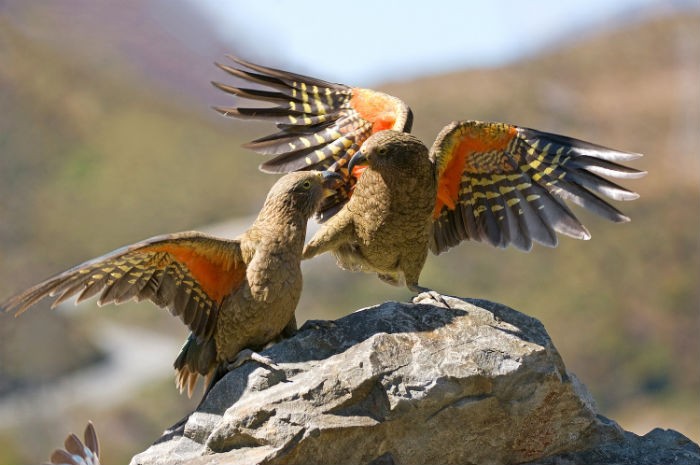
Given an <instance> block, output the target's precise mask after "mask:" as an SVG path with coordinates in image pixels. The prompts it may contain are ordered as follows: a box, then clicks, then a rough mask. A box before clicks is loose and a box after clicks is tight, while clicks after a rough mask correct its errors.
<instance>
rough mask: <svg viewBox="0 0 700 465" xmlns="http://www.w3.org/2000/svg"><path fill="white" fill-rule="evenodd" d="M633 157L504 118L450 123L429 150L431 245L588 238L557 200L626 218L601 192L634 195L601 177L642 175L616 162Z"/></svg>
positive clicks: (523, 245)
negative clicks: (434, 194) (433, 194)
mask: <svg viewBox="0 0 700 465" xmlns="http://www.w3.org/2000/svg"><path fill="white" fill-rule="evenodd" d="M640 156H641V155H639V154H636V153H630V152H620V151H617V150H612V149H609V148H606V147H602V146H599V145H595V144H591V143H589V142H584V141H581V140H577V139H573V138H570V137H566V136H560V135H557V134H550V133H546V132H542V131H537V130H534V129H528V128H521V127H517V126H513V125H509V124H503V123H484V122H480V121H461V122H453V123H451V124H450V125H448V126H446V127H445V128H444V129H443V130H442V132H441V133H440V134H439V136H438V138H437V140H436V141H435V143H434V145H433V147H432V149H431V152H430V157H431V159H432V160H433V161H434V163H435V164H436V172H437V176H438V198H437V202H436V205H435V210H434V212H433V240H432V242H431V250H432V251H433V252H434V253H440V252H443V251H445V250H447V249H448V248H450V247H452V246H455V245H457V244H458V243H460V242H461V241H463V240H474V241H481V242H487V243H490V244H492V245H494V246H497V247H506V246H508V245H510V244H512V245H514V246H515V247H517V248H518V249H521V250H529V249H530V248H532V241H536V242H539V243H541V244H544V245H547V246H551V247H554V246H556V245H557V235H556V233H557V232H558V233H561V234H565V235H567V236H570V237H574V238H577V239H589V238H590V234H589V233H588V231H587V230H586V228H585V227H584V226H583V224H581V222H580V221H579V220H578V219H577V218H576V216H574V214H573V213H572V212H571V210H570V209H569V208H568V207H567V205H566V204H565V203H564V201H565V200H568V201H570V202H572V203H574V204H576V205H579V206H581V207H583V208H586V209H587V210H590V211H592V212H594V213H597V214H598V215H600V216H602V217H603V218H606V219H608V220H611V221H614V222H623V221H629V218H628V217H626V216H625V215H623V214H622V213H621V212H620V211H618V210H617V209H616V208H614V207H613V206H612V205H610V204H609V203H608V202H606V201H605V200H603V198H602V197H608V198H610V199H613V200H633V199H636V198H637V197H638V195H637V194H636V193H634V192H631V191H629V190H627V189H625V188H623V187H620V186H619V185H617V184H615V183H613V182H611V181H609V180H607V179H605V178H603V177H602V176H601V175H603V176H608V177H612V178H638V177H641V176H643V175H644V174H645V172H643V171H638V170H635V169H633V168H629V167H626V166H623V165H621V164H619V163H618V162H626V161H630V160H634V159H636V158H638V157H640Z"/></svg>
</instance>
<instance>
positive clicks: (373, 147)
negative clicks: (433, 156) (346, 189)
mask: <svg viewBox="0 0 700 465" xmlns="http://www.w3.org/2000/svg"><path fill="white" fill-rule="evenodd" d="M425 163H430V160H429V159H428V149H427V147H426V146H425V145H423V143H422V142H421V141H420V140H418V139H417V138H416V137H414V136H412V135H411V134H408V133H406V132H400V131H392V130H386V131H379V132H377V133H375V134H373V135H372V136H370V137H369V138H368V139H367V140H366V141H365V142H364V143H363V144H362V147H361V148H360V150H359V151H358V152H357V153H355V155H354V156H353V157H352V158H351V159H350V162H349V163H348V170H349V171H350V172H351V173H352V172H355V171H354V170H356V169H358V168H359V167H361V166H363V165H365V166H367V167H369V168H371V169H373V170H375V171H379V172H380V173H382V174H387V175H391V174H392V173H404V174H405V172H406V171H413V170H415V169H416V168H417V167H418V166H421V165H423V164H425Z"/></svg>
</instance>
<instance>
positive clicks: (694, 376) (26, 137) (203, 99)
mask: <svg viewBox="0 0 700 465" xmlns="http://www.w3.org/2000/svg"><path fill="white" fill-rule="evenodd" d="M68 4H70V5H80V6H81V8H79V9H78V10H71V9H67V8H68V7H67V6H66V5H68ZM168 4H169V3H167V2H164V1H156V0H151V1H148V2H137V1H136V0H129V1H128V2H118V3H117V2H99V5H101V6H102V7H104V8H105V10H104V11H102V10H100V8H98V7H97V6H95V5H97V3H94V2H90V1H88V0H75V1H71V2H43V3H41V6H40V7H39V6H35V5H38V3H36V2H13V4H12V5H9V2H6V3H5V4H3V6H0V56H1V57H2V66H0V107H1V108H2V111H1V112H0V298H1V297H4V296H6V295H7V294H8V293H10V292H12V291H15V290H18V289H19V288H20V287H22V286H26V285H29V284H32V283H34V282H36V281H38V280H39V279H41V278H44V277H45V276H46V275H48V274H49V273H51V272H55V271H59V270H62V269H64V268H66V267H68V266H71V265H73V264H75V263H77V262H79V261H81V260H84V259H87V258H90V257H92V256H96V255H98V254H101V253H103V252H106V251H108V250H110V249H112V248H114V247H117V246H120V245H123V244H125V243H131V242H134V241H136V240H139V239H142V238H145V237H148V236H151V235H154V234H158V233H162V232H167V231H176V230H183V229H192V228H197V227H198V226H199V225H201V224H205V223H210V222H216V221H221V220H225V219H227V218H230V217H233V216H237V215H242V214H250V213H253V212H255V210H256V209H257V208H258V207H259V205H260V204H261V203H262V196H263V195H264V193H265V191H266V190H267V188H268V187H269V186H270V185H271V184H272V183H273V182H274V179H275V178H274V177H273V176H269V175H263V174H261V173H258V172H257V169H256V166H257V164H258V163H259V162H260V158H259V156H258V155H256V154H252V153H250V152H248V151H246V150H243V149H240V144H241V143H242V142H243V141H246V140H249V139H251V138H252V137H255V136H259V135H262V134H265V133H267V132H269V131H270V127H269V126H264V125H255V124H247V123H244V122H236V121H233V120H225V119H223V118H220V117H218V116H217V115H215V114H214V112H212V111H211V110H210V109H209V108H208V106H209V105H210V104H212V103H222V102H226V101H228V100H227V99H226V97H224V96H222V95H218V94H217V93H216V92H214V91H211V92H213V94H209V92H210V91H209V87H210V86H209V84H208V81H209V80H210V79H219V78H221V76H220V75H219V74H218V73H217V72H216V70H215V68H214V67H213V66H212V64H211V62H212V61H214V60H215V59H219V58H221V55H222V54H223V53H224V52H225V51H227V50H223V48H222V47H221V46H220V45H219V44H218V43H217V42H216V40H215V39H210V38H209V36H208V35H207V34H206V25H203V26H200V25H199V24H200V23H198V22H197V21H196V19H195V18H194V17H192V20H191V21H189V22H186V24H187V26H186V27H185V26H183V27H182V31H179V32H178V29H177V27H176V26H177V24H178V21H180V20H178V19H177V18H174V19H172V18H170V19H169V18H168V17H166V16H163V15H159V14H157V13H158V12H162V11H163V10H164V9H165V10H167V5H168ZM18 5H19V6H18ZM149 8H155V10H152V12H151V13H148V11H149V10H148V9H149ZM98 10H99V11H98ZM153 12H155V13H153ZM71 15H74V16H75V21H73V18H72V16H71ZM184 15H185V16H186V17H189V16H188V15H190V13H185V14H184ZM156 18H158V19H156ZM108 19H109V21H107V20H108ZM171 20H172V22H171V23H168V24H166V25H165V26H162V27H160V26H159V27H156V25H158V24H160V23H159V21H160V22H166V23H167V22H168V21H171ZM91 28H92V29H91ZM151 29H152V30H151ZM58 31H60V32H58ZM168 31H169V32H168ZM173 31H175V32H173ZM192 31H194V32H192ZM173 34H175V35H176V36H177V37H172V35H173ZM198 40H201V41H202V42H201V43H200V42H198ZM187 44H193V45H192V47H188V46H187ZM210 46H211V47H212V51H211V53H209V52H207V49H208V48H209V47H210ZM148 50H151V51H150V52H148V53H145V51H148ZM193 50H194V51H193ZM232 51H234V52H235V51H239V52H240V53H242V54H243V55H244V56H249V57H253V54H254V52H255V50H253V49H251V48H250V47H248V46H246V44H240V46H239V48H238V50H232ZM241 51H243V52H241ZM149 57H150V58H149ZM157 57H160V58H158V59H156V58H157ZM198 73H202V75H201V76H200V75H199V74H198ZM319 77H323V76H319ZM200 80H201V82H200ZM699 82H700V17H699V16H698V15H691V14H688V15H684V16H682V17H675V18H666V19H663V20H656V21H650V22H648V23H645V24H638V25H635V26H633V27H630V28H626V29H624V30H620V31H617V32H615V33H609V34H605V35H603V36H600V37H597V38H593V39H588V40H586V41H585V42H581V43H577V44H575V45H573V46H571V47H567V48H565V49H560V50H557V51H553V52H549V53H547V54H544V55H542V56H537V57H532V58H529V59H527V60H524V61H522V62H519V63H515V64H512V65H510V66H506V67H503V68H498V69H487V70H472V71H465V72H459V73H452V74H449V75H443V76H435V77H430V78H425V79H420V80H416V81H412V82H406V83H393V84H387V85H386V86H384V88H383V90H385V91H388V92H391V93H393V94H395V95H397V96H400V97H401V98H403V99H404V100H406V101H407V102H409V104H410V105H411V106H412V108H413V110H414V112H415V115H416V119H415V124H414V128H415V133H416V134H417V135H418V136H419V137H421V138H422V139H423V140H424V141H425V142H426V143H430V142H431V141H432V139H433V138H434V137H435V135H436V134H437V132H438V130H439V129H440V128H441V127H442V126H444V125H445V124H447V123H448V122H449V121H451V120H453V119H484V120H500V121H508V122H513V123H517V124H521V125H525V126H531V127H536V128H539V129H543V130H549V131H555V132H562V133H566V134H569V135H572V136H575V137H580V138H583V139H587V140H591V141H595V142H598V143H601V144H605V145H609V146H612V147H615V148H619V149H622V150H631V151H639V152H643V153H645V157H644V158H643V159H641V160H640V161H639V162H638V163H636V164H635V166H636V167H639V168H642V169H647V170H648V171H649V175H648V176H647V177H646V178H644V179H642V180H638V181H630V182H627V183H625V184H626V185H628V186H630V187H631V188H633V189H636V190H638V191H639V192H640V194H641V198H640V199H639V200H637V201H635V202H633V203H629V204H623V205H621V207H622V208H623V209H624V210H625V211H626V212H627V213H629V214H630V216H631V217H632V219H633V220H632V223H630V224H624V225H611V224H608V223H604V222H602V221H598V220H597V219H596V218H593V217H591V216H590V215H585V214H583V215H582V217H583V219H584V220H585V222H586V224H587V225H588V226H589V229H590V230H591V232H592V235H593V239H592V240H591V241H589V242H576V241H573V240H563V241H562V243H561V245H560V247H559V248H558V249H555V250H551V249H546V248H543V247H539V248H537V249H536V250H535V251H533V253H530V254H523V253H520V252H517V251H512V250H507V251H498V250H493V249H491V248H489V247H485V246H480V245H475V244H463V245H462V246H460V247H459V248H457V249H454V250H453V251H451V252H450V253H448V254H446V255H443V256H440V257H431V258H430V259H429V261H428V264H427V267H426V269H425V272H424V276H423V284H424V285H427V286H432V287H435V288H436V289H439V290H440V291H441V292H445V293H450V294H455V295H462V296H473V297H483V298H488V299H491V300H495V301H499V302H503V303H505V304H509V305H512V306H514V307H517V308H519V309H523V310H526V311H530V312H531V313H532V314H533V315H534V316H536V317H538V318H540V319H541V320H542V321H543V322H544V323H545V325H546V326H547V328H548V330H549V332H550V334H551V335H552V337H553V340H554V342H555V344H557V347H558V348H559V349H560V351H561V352H562V353H563V355H564V358H565V359H566V360H568V361H569V364H570V366H569V368H570V369H571V370H572V371H574V372H575V373H577V374H578V375H579V376H580V377H581V379H582V380H583V382H584V383H586V384H587V385H588V387H589V388H590V389H591V390H592V391H593V393H594V395H595V397H596V399H597V400H598V401H599V402H600V403H601V406H602V407H603V410H604V412H605V413H609V416H611V417H615V418H623V417H624V416H622V417H621V416H620V415H617V414H615V413H614V411H624V412H632V413H630V414H629V415H628V416H627V418H629V420H628V421H630V422H637V423H639V424H644V422H643V419H644V415H646V414H647V412H651V413H649V414H654V415H659V416H660V417H661V420H659V421H656V422H655V423H657V424H661V425H662V426H667V427H676V428H678V429H679V430H681V431H682V432H683V433H684V434H687V435H689V436H691V437H692V435H693V431H692V430H689V429H690V428H688V427H684V425H692V426H694V427H695V430H696V431H697V425H698V424H700V418H698V414H697V411H696V410H697V409H696V408H695V406H696V405H697V401H698V398H697V395H698V394H697V393H698V392H700V366H698V364H697V354H698V352H699V351H700V347H699V344H700V342H698V338H697V303H698V302H700V289H699V288H698V285H697V284H698V282H700V244H699V243H698V234H697V227H698V224H700V178H699V176H700V167H699V166H698V163H699V160H700V157H699V156H698V150H699V149H698V147H700V140H699V138H700V114H699V113H700V88H699V85H698V83H699ZM348 84H352V83H348ZM200 88H201V89H206V91H205V92H204V93H202V94H200V93H199V90H198V89H200ZM193 89H194V90H193ZM305 271H306V272H307V273H306V277H305V283H306V290H305V293H304V296H303V298H302V303H301V305H300V315H301V318H302V319H303V318H324V317H331V316H334V317H335V316H337V315H328V314H324V313H322V312H325V311H327V309H330V308H354V307H359V306H361V305H370V304H373V303H377V302H379V301H383V300H387V299H389V298H397V299H403V300H405V299H407V298H408V297H409V296H408V295H407V294H406V293H405V292H404V291H403V290H400V289H394V288H391V287H389V286H387V285H385V284H383V283H380V282H379V281H378V280H377V279H376V278H375V277H373V276H370V275H361V274H351V273H347V272H343V271H341V270H338V269H337V268H336V267H335V265H334V264H333V263H332V260H330V259H329V258H325V259H322V260H319V261H318V262H316V261H314V263H313V264H307V265H305ZM341 299H342V300H344V302H343V303H342V304H341V303H339V300H341ZM42 310H43V309H40V308H37V309H35V311H33V312H30V313H28V314H26V315H23V317H22V318H19V319H11V318H7V317H2V316H0V362H1V363H0V367H2V369H3V370H6V369H7V367H8V366H13V367H20V368H22V370H20V371H21V372H20V373H13V374H12V376H14V377H17V379H16V380H15V381H17V382H18V383H26V384H29V383H32V382H36V381H37V380H41V379H46V378H47V377H48V378H50V377H51V376H54V375H56V374H58V373H60V372H61V371H62V370H64V369H69V368H75V367H76V366H79V365H80V363H84V362H85V361H88V360H91V355H90V353H81V352H79V351H80V350H82V348H84V341H85V340H86V338H87V337H88V336H89V334H90V325H91V324H93V323H95V322H96V321H97V320H98V319H100V318H105V317H106V318H115V319H120V320H129V321H130V322H135V323H138V324H144V325H146V324H151V325H157V326H158V327H159V328H162V330H163V331H171V332H174V333H177V334H179V335H181V331H182V329H181V328H180V325H179V323H178V322H176V321H174V320H172V319H170V318H169V317H168V316H167V315H165V312H161V313H159V312H155V311H148V310H144V308H143V307H138V308H136V309H132V308H121V309H119V310H118V311H109V312H108V311H106V310H105V311H102V312H86V313H84V314H82V315H81V319H80V320H81V321H78V322H77V323H76V321H75V320H70V321H68V322H65V321H63V318H64V316H65V314H63V313H60V312H59V313H50V312H47V311H42ZM70 328H73V331H75V334H73V333H70V331H71V329H70ZM64 333H65V334H66V335H67V337H65V339H63V340H61V338H60V337H59V336H57V335H61V334H64ZM47 354H49V355H47ZM54 355H55V359H54V358H53V356H54ZM48 357H51V358H48ZM71 357H74V359H73V360H71ZM32 359H33V360H32ZM33 363H37V364H38V365H33ZM165 363H170V361H166V362H165ZM7 376H8V374H7V373H0V377H5V379H7ZM171 384H172V383H171V380H168V381H167V383H166V382H164V383H163V386H162V388H163V389H168V390H169V391H168V392H169V393H170V391H173V389H172V385H171ZM159 387H160V386H159ZM173 397H175V396H174V395H173V396H170V394H168V395H167V397H164V396H161V395H160V394H159V393H156V394H154V393H153V392H150V391H149V397H148V399H151V401H149V403H148V405H144V404H139V407H140V409H137V408H136V407H132V410H131V411H130V412H131V413H130V414H129V415H123V416H124V417H128V418H129V420H125V419H123V418H122V417H121V416H120V414H119V412H113V413H114V416H115V418H117V419H116V420H114V423H115V424H120V423H125V422H127V421H133V418H137V417H138V418H139V422H140V423H137V424H139V425H140V426H139V427H138V428H123V429H126V430H129V431H132V430H133V431H137V432H138V433H139V434H136V433H134V434H132V436H130V438H131V439H132V440H134V441H144V440H145V439H147V438H149V437H155V433H156V431H158V432H159V431H160V429H161V427H162V424H161V422H157V421H153V422H150V423H149V419H148V418H153V416H155V415H164V413H163V412H166V411H167V409H164V408H159V407H157V404H158V402H157V400H161V399H166V400H163V402H166V401H167V402H175V401H176V400H173ZM135 405H136V404H135ZM640 405H642V406H644V408H635V406H640ZM650 406H651V407H650ZM155 411H158V413H154V412H155ZM79 413H81V414H82V417H81V418H79V419H77V420H76V424H78V423H80V424H82V423H83V422H84V420H85V415H86V413H85V412H79ZM171 420H172V419H171ZM131 424H133V423H130V425H131ZM623 426H625V427H626V428H628V429H633V425H631V424H624V425H623ZM66 429H67V428H65V427H64V428H58V429H57V431H65V430H66ZM145 432H147V433H148V434H146V433H145ZM151 432H152V433H153V434H150V433H151ZM638 432H645V431H638ZM13 434H16V435H17V436H18V437H22V438H24V437H26V436H28V434H24V435H22V434H21V432H16V433H13ZM7 437H8V436H5V435H4V433H0V444H2V445H3V449H4V451H5V452H3V453H6V454H7V455H8V456H9V455H11V454H12V451H13V450H14V451H17V450H18V449H16V448H15V449H13V448H12V447H14V446H12V447H10V445H9V444H10V442H9V440H8V439H7ZM60 439H61V438H60V437H57V438H55V440H54V441H52V442H51V444H54V443H57V442H58V441H59V440H60ZM694 439H695V440H698V439H699V438H698V437H697V436H695V437H694ZM143 444H145V442H144V443H143ZM143 444H142V445H143ZM18 447H19V446H18ZM27 447H28V448H29V447H30V446H27ZM119 447H122V448H126V451H124V450H123V451H122V453H123V456H127V455H129V454H128V452H129V451H131V452H133V451H134V450H137V449H138V447H136V446H134V445H133V444H130V443H126V444H121V445H120V446H119ZM8 451H9V452H8ZM42 451H43V449H42V448H37V447H34V448H32V449H31V450H23V451H22V453H21V454H20V455H21V457H22V459H21V460H20V459H14V460H10V459H7V461H6V463H19V462H24V463H30V462H32V463H34V462H37V461H39V460H41V459H43V458H45V457H44V455H45V454H44V453H43V452H42ZM38 452H42V453H41V454H39V455H38V456H36V457H34V456H33V455H32V454H33V453H38ZM17 453H18V454H19V452H17ZM111 456H113V457H114V456H117V455H115V454H112V455H111ZM117 462H118V460H117ZM0 463H3V459H2V458H0ZM115 463H116V462H115Z"/></svg>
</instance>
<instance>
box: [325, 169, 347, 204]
mask: <svg viewBox="0 0 700 465" xmlns="http://www.w3.org/2000/svg"><path fill="white" fill-rule="evenodd" d="M321 179H322V185H323V198H324V199H326V198H328V197H331V196H333V195H335V194H336V193H337V191H338V189H339V188H341V187H342V186H343V185H344V184H345V180H344V179H343V177H342V176H341V175H340V174H338V173H336V172H335V171H322V172H321Z"/></svg>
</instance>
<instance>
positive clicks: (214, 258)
mask: <svg viewBox="0 0 700 465" xmlns="http://www.w3.org/2000/svg"><path fill="white" fill-rule="evenodd" d="M244 279H245V263H244V262H243V259H242V257H241V254H240V245H239V243H238V242H237V241H230V240H224V239H218V238H215V237H212V236H207V235H204V234H201V233H197V232H185V233H179V234H170V235H163V236H157V237H153V238H151V239H148V240H145V241H143V242H139V243H137V244H133V245H130V246H126V247H122V248H120V249H117V250H115V251H113V252H111V253H109V254H106V255H103V256H101V257H98V258H95V259H93V260H89V261H87V262H84V263H82V264H80V265H77V266H75V267H73V268H71V269H69V270H67V271H65V272H63V273H60V274H58V275H56V276H54V277H52V278H50V279H48V280H46V281H44V282H42V283H40V284H37V285H36V286H34V287H32V288H30V289H28V290H26V291H25V292H23V293H21V294H18V295H16V296H14V297H11V298H10V299H8V300H7V301H6V302H4V303H3V304H2V305H1V306H0V308H2V309H4V310H5V311H12V310H15V315H19V314H20V313H22V312H24V311H25V310H26V309H27V308H29V307H30V306H32V305H33V304H35V303H37V302H38V301H40V300H41V299H43V298H44V297H47V296H51V297H56V299H55V300H54V302H53V303H52V308H53V307H55V306H56V305H58V304H59V303H61V302H63V301H65V300H67V299H69V298H70V297H72V296H75V295H77V296H78V297H77V299H76V303H79V302H81V301H83V300H85V299H89V298H91V297H94V296H96V295H99V299H98V301H97V303H98V305H105V304H108V303H115V304H120V303H123V302H126V301H129V300H136V301H141V300H150V301H151V302H153V303H154V304H155V305H157V306H159V307H163V308H167V309H168V310H169V311H170V313H171V314H173V315H175V316H179V317H180V318H181V319H182V321H183V322H184V323H185V324H186V325H187V326H188V327H189V329H190V330H191V331H192V332H193V333H194V334H195V335H196V336H197V337H200V338H203V339H205V340H206V339H208V338H210V337H211V335H212V334H213V331H214V328H215V325H216V319H217V315H218V310H219V306H220V304H221V302H222V301H223V299H224V297H225V296H226V295H228V294H230V293H231V292H232V291H233V290H235V289H236V288H237V287H238V286H240V285H241V284H242V283H243V281H244Z"/></svg>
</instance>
